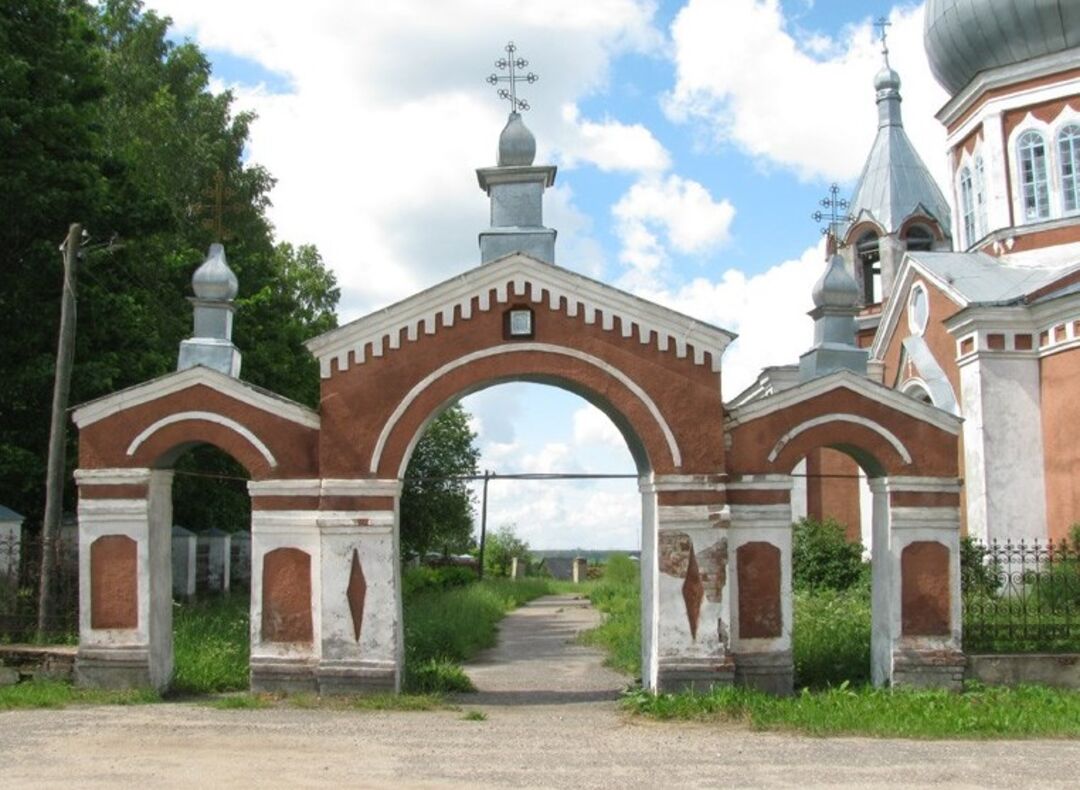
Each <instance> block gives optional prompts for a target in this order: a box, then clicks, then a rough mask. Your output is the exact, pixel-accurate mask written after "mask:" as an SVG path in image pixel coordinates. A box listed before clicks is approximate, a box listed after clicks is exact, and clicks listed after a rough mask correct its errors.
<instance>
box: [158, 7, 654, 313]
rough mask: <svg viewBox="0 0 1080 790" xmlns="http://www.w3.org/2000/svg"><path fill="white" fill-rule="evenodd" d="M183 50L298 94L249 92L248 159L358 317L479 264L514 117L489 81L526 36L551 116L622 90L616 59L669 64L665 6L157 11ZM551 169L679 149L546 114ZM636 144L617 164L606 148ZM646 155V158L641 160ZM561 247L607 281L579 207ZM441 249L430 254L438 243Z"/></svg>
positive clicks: (632, 132) (628, 160) (533, 93)
mask: <svg viewBox="0 0 1080 790" xmlns="http://www.w3.org/2000/svg"><path fill="white" fill-rule="evenodd" d="M150 5H152V6H153V7H154V8H155V9H156V10H158V11H160V12H162V13H164V14H168V15H170V16H171V17H172V18H173V19H174V20H175V23H176V26H177V28H178V32H179V33H180V34H181V35H189V36H192V37H194V38H195V39H196V40H197V41H198V43H199V44H200V46H202V47H204V48H207V49H211V50H217V51H224V52H228V53H230V54H231V55H233V56H236V57H239V58H244V59H248V60H252V61H255V62H257V63H258V64H260V65H261V66H262V67H264V68H266V69H268V70H270V71H272V72H275V73H277V74H279V75H281V76H282V77H283V80H284V82H285V83H286V84H287V86H288V87H287V88H286V89H284V90H283V91H280V92H277V93H275V92H272V91H270V90H268V89H266V88H265V87H258V88H252V87H251V86H234V89H235V90H236V93H237V95H238V100H239V102H238V103H239V106H240V107H241V108H242V109H248V110H253V111H255V112H256V113H257V114H258V119H257V120H256V121H255V122H254V124H253V125H252V127H251V139H250V145H249V149H248V153H249V156H250V159H251V160H252V161H254V162H257V163H259V164H262V165H265V166H266V167H267V168H268V169H269V170H270V172H271V173H273V175H274V176H275V177H276V178H277V186H276V187H275V189H274V191H273V193H272V195H271V197H272V200H273V203H274V205H273V207H272V209H271V211H270V218H271V220H272V221H273V222H274V224H275V226H276V227H277V230H278V232H279V235H280V236H281V237H282V238H286V239H289V240H290V241H293V242H297V243H305V242H307V243H316V244H318V246H319V248H320V250H321V251H322V253H323V255H324V258H325V259H326V261H327V263H328V264H329V265H330V267H331V268H332V269H333V270H334V271H335V272H336V274H337V276H338V279H339V281H340V283H341V285H342V300H341V308H340V312H341V314H342V318H343V319H345V320H348V319H351V318H354V317H356V316H357V315H358V314H360V313H362V312H367V311H369V310H371V309H373V308H375V307H377V306H380V305H382V304H386V303H387V302H391V301H395V300H397V299H399V298H402V297H404V296H406V295H408V294H409V293H412V292H414V291H416V290H418V289H420V288H422V287H426V286H429V285H432V284H433V283H435V282H438V281H440V280H442V279H444V278H446V277H449V276H451V275H453V274H454V273H456V272H460V271H462V270H464V269H466V268H469V267H471V266H473V265H475V264H476V263H478V260H479V256H478V253H477V242H476V234H477V232H478V231H479V230H481V229H482V228H483V227H485V226H486V224H487V202H486V199H485V197H484V194H483V193H482V192H481V191H480V190H479V189H477V187H476V182H475V178H474V177H473V174H472V171H473V169H474V168H476V167H483V166H488V165H491V164H493V163H494V157H495V145H496V141H497V138H498V133H499V130H500V129H501V128H502V126H503V123H504V122H505V113H506V107H505V105H503V106H500V105H499V103H498V102H497V100H496V99H495V97H494V96H493V95H492V90H491V88H490V86H489V85H487V84H486V83H485V82H484V77H485V76H486V74H487V71H488V70H489V69H491V64H492V62H493V61H494V60H495V59H496V58H497V57H499V56H500V54H502V46H503V45H504V44H505V41H506V35H507V34H506V31H508V30H511V31H514V35H515V36H517V37H518V39H519V40H520V41H527V42H528V44H527V46H528V49H527V50H526V49H523V50H522V51H521V52H520V54H521V55H523V56H525V57H535V58H536V62H535V63H534V65H533V66H531V68H532V67H535V69H536V71H538V72H540V73H541V80H540V81H539V82H538V83H536V84H535V85H530V86H528V91H527V92H525V96H526V98H528V99H529V100H530V101H531V102H532V103H533V104H534V105H535V106H537V107H548V108H552V107H561V106H564V105H567V104H569V105H574V104H575V103H576V102H577V100H578V99H579V98H581V97H583V96H586V95H588V94H589V93H590V92H593V91H595V90H598V89H600V88H601V87H603V86H604V85H605V84H606V81H607V79H608V70H609V66H610V63H611V60H612V58H613V57H615V56H617V55H618V54H619V53H622V52H626V51H637V52H654V51H656V50H657V48H658V47H659V45H660V43H661V41H662V36H661V35H660V33H659V32H658V31H657V30H656V29H655V28H654V27H653V24H652V17H653V14H654V11H655V9H654V3H653V2H651V0H596V1H595V2H589V3H581V2H579V1H578V0H552V1H551V2H545V3H539V4H538V3H533V2H527V0H514V1H512V2H502V3H497V4H492V3H490V2H487V0H447V2H439V3H430V2H425V1H424V0H397V1H396V2H393V3H345V2H340V0H338V1H336V2H335V1H334V0H309V2H306V3H303V4H302V5H299V6H298V5H297V4H296V3H293V2H285V1H284V0H278V1H276V2H275V1H273V0H270V1H267V0H263V1H262V2H255V0H247V1H246V2H244V1H241V0H231V1H230V2H227V3H222V2H220V1H219V0H150ZM528 122H529V124H530V126H531V127H532V128H533V131H534V133H535V134H536V136H537V139H538V141H539V142H540V151H539V154H538V158H539V159H540V160H541V161H543V160H544V159H545V158H547V159H551V158H556V159H557V158H558V157H559V151H558V150H557V149H558V146H559V145H560V144H561V141H562V140H563V138H565V139H566V145H567V146H568V152H567V153H568V155H569V156H570V157H571V158H572V159H573V160H574V161H579V162H583V163H584V162H589V163H593V164H596V165H597V166H598V167H603V168H611V169H623V168H631V169H640V168H651V167H654V166H655V164H656V163H657V162H661V161H662V160H663V157H664V156H666V152H664V151H663V148H662V147H661V146H659V144H658V143H656V141H655V140H654V139H652V138H651V135H649V134H648V133H647V131H646V130H644V129H643V128H641V127H636V126H631V125H623V124H620V123H618V122H616V121H610V120H605V121H603V122H594V121H585V120H581V121H580V122H579V123H578V124H576V125H573V124H570V125H568V124H567V123H566V122H565V121H564V120H563V119H562V118H561V117H560V116H559V113H557V112H551V111H550V110H549V111H548V112H537V113H531V114H530V116H529V118H528ZM605 140H606V141H615V142H618V143H619V144H620V145H628V146H631V148H627V150H626V151H624V152H615V151H605V150H603V146H602V143H603V142H604V141H605ZM631 149H632V150H631ZM561 210H562V216H561V217H560V219H562V218H569V219H570V220H571V222H569V223H568V225H569V227H562V228H559V230H560V234H559V243H560V247H561V248H566V249H571V250H574V251H575V252H578V253H580V254H582V255H584V256H585V257H586V259H587V262H586V264H584V265H585V266H586V267H589V266H593V267H595V266H597V265H598V264H597V260H598V258H602V256H600V255H598V254H597V250H596V249H595V246H590V244H589V242H588V239H585V240H584V241H581V242H579V241H578V240H577V239H576V238H575V223H576V229H579V230H580V232H581V233H582V234H584V235H587V233H588V223H587V222H585V221H582V220H580V219H579V218H575V212H576V209H574V208H573V206H571V205H569V203H564V205H563V206H561ZM433 239H434V240H437V243H434V244H433V243H432V240H433Z"/></svg>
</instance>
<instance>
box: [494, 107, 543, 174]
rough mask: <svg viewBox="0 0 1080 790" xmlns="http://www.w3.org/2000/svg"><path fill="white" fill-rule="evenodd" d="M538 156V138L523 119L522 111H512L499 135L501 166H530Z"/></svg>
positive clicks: (499, 160)
mask: <svg viewBox="0 0 1080 790" xmlns="http://www.w3.org/2000/svg"><path fill="white" fill-rule="evenodd" d="M535 158H536V138H535V137H533V133H532V132H530V131H529V129H528V127H527V126H525V123H524V122H523V121H522V120H521V113H516V112H512V113H510V118H509V119H508V120H507V121H506V126H505V127H503V130H502V133H501V134H500V135H499V159H498V165H499V167H506V166H514V165H517V166H522V165H524V166H526V167H527V166H529V165H531V164H532V163H533V159H535Z"/></svg>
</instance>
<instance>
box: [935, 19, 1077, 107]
mask: <svg viewBox="0 0 1080 790" xmlns="http://www.w3.org/2000/svg"><path fill="white" fill-rule="evenodd" d="M923 44H924V46H925V47H926V55H927V57H928V58H929V60H930V70H931V71H933V72H934V76H935V77H936V78H937V81H938V82H939V83H941V86H942V87H943V88H945V89H946V90H947V91H949V93H951V94H953V95H956V94H957V93H959V92H960V90H961V89H962V88H963V87H964V86H965V85H967V84H968V83H969V82H971V80H972V79H973V78H974V77H975V75H977V74H978V73H979V72H980V71H985V70H986V69H994V68H998V67H1000V66H1010V65H1013V64H1014V63H1022V62H1023V61H1025V60H1031V59H1033V58H1038V57H1042V56H1044V55H1052V54H1054V53H1055V52H1062V51H1064V50H1067V49H1071V48H1073V47H1076V46H1080V3H1078V2H1077V1H1076V0H928V2H927V3H926V14H925V21H924V27H923Z"/></svg>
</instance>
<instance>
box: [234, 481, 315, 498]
mask: <svg viewBox="0 0 1080 790" xmlns="http://www.w3.org/2000/svg"><path fill="white" fill-rule="evenodd" d="M320 483H322V481H321V480H304V479H293V480H249V481H248V484H247V490H248V495H249V496H318V495H319V485H320Z"/></svg>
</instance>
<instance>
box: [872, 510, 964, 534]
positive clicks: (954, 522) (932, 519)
mask: <svg viewBox="0 0 1080 790" xmlns="http://www.w3.org/2000/svg"><path fill="white" fill-rule="evenodd" d="M889 526H890V527H892V529H926V528H928V527H929V528H931V529H944V530H950V531H952V530H958V529H960V508H959V507H890V508H889Z"/></svg>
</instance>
